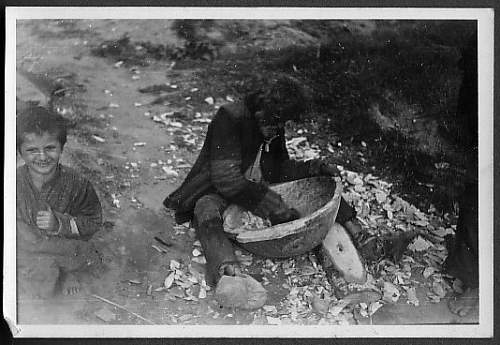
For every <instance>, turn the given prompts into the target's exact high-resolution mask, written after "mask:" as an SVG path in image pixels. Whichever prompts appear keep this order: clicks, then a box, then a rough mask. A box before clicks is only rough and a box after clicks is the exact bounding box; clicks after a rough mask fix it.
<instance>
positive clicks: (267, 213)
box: [210, 108, 291, 223]
mask: <svg viewBox="0 0 500 345" xmlns="http://www.w3.org/2000/svg"><path fill="white" fill-rule="evenodd" d="M211 131H212V133H211V134H212V136H211V140H212V142H211V147H210V175H211V179H212V183H213V185H214V186H215V188H216V189H217V192H218V193H220V194H221V195H222V196H223V197H224V198H226V199H227V200H229V201H230V202H232V203H235V204H238V205H240V206H242V207H244V208H245V209H247V210H249V211H251V212H253V213H255V214H256V215H258V216H260V217H263V218H269V219H271V221H272V222H273V220H272V219H274V220H275V221H274V222H273V223H277V222H280V219H282V218H289V217H288V216H290V210H291V209H290V208H289V207H288V206H287V205H286V204H285V202H284V201H283V199H282V198H281V196H280V195H279V194H278V193H276V192H274V191H272V190H271V189H269V188H268V187H267V186H266V185H264V184H262V183H254V182H251V181H248V180H247V179H246V178H245V177H244V175H243V173H242V171H241V165H242V157H241V139H240V128H238V125H237V124H236V123H235V121H234V119H233V118H232V117H231V116H230V115H229V114H228V113H227V112H226V110H225V109H224V108H221V109H220V110H219V111H218V113H217V114H216V116H215V117H214V119H213V121H212V123H211Z"/></svg>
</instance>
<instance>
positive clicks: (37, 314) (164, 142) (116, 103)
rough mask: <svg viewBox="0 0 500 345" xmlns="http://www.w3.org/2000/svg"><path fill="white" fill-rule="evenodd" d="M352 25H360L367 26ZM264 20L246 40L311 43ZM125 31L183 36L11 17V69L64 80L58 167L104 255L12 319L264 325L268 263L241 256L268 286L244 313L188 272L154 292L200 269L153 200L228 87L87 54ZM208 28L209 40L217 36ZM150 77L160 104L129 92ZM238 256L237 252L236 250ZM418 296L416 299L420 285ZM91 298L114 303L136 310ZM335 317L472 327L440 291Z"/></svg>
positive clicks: (276, 282) (169, 38) (189, 236)
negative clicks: (72, 180)
mask: <svg viewBox="0 0 500 345" xmlns="http://www.w3.org/2000/svg"><path fill="white" fill-rule="evenodd" d="M361 24H363V23H361ZM263 25H264V24H263ZM356 25H358V27H359V29H360V30H362V31H363V30H364V31H366V32H367V33H369V32H370V30H371V29H372V28H371V25H373V23H366V25H360V23H357V24H356ZM264 26H265V28H269V27H271V28H276V27H278V29H275V30H269V31H266V30H260V31H259V30H255V31H252V32H254V33H255V37H253V38H252V42H253V44H261V45H262V46H266V47H269V46H272V45H273V44H275V45H284V46H286V45H287V44H292V43H293V42H295V41H296V40H297V39H300V40H301V42H303V43H304V44H306V43H311V40H313V39H312V38H311V37H308V36H307V35H306V34H302V35H298V34H297V33H296V32H292V29H290V28H288V27H287V26H286V25H285V26H282V27H280V26H279V25H277V24H276V23H265V25H264ZM268 32H271V33H273V34H269V33H268ZM125 33H128V35H129V36H130V38H131V40H134V41H150V42H152V43H157V44H158V43H161V44H171V45H173V46H181V44H182V42H183V41H182V39H180V38H178V37H177V36H176V34H175V32H174V31H173V29H172V22H171V21H170V22H169V21H158V20H154V21H151V20H149V21H132V20H105V21H90V20H81V21H67V22H64V21H24V22H19V23H18V26H17V37H16V40H17V51H16V54H17V55H16V57H17V67H18V68H22V69H24V70H28V71H32V72H35V73H47V76H48V77H49V79H51V80H55V79H57V78H58V77H62V78H63V79H66V80H67V82H68V83H69V84H70V86H71V87H73V92H72V93H70V94H69V95H68V96H67V97H65V98H64V99H63V100H61V101H60V104H59V107H60V111H61V113H62V114H64V115H65V116H67V117H68V118H70V119H71V120H73V121H74V122H75V123H76V126H75V129H74V131H73V132H72V135H71V136H70V138H69V141H68V144H67V146H66V148H65V152H64V163H66V164H68V165H71V166H74V167H76V168H78V169H81V171H82V172H83V173H84V174H86V175H87V176H89V178H90V179H91V181H92V182H93V183H94V185H95V187H96V189H97V190H98V194H99V196H100V199H101V201H102V204H103V208H104V213H105V221H106V223H105V227H104V229H103V230H102V232H101V233H100V234H99V235H98V236H96V239H95V241H96V242H98V243H100V246H101V247H102V248H103V249H105V251H106V253H108V254H109V266H110V269H109V271H108V272H107V273H106V275H104V276H103V277H100V278H99V280H98V281H88V282H87V284H85V286H84V291H83V292H82V293H81V294H79V295H78V296H76V297H71V298H70V297H63V296H57V297H55V298H54V299H53V300H49V301H47V300H29V301H26V300H20V301H18V307H19V310H18V313H19V314H18V315H19V322H20V323H64V324H68V323H71V324H73V323H78V324H81V323H85V324H147V323H156V324H197V325H202V324H230V325H234V324H250V323H254V324H259V323H260V324H266V323H273V322H276V319H279V312H278V313H276V312H274V311H273V308H272V306H275V307H277V308H278V311H280V310H282V309H281V308H280V303H281V302H283V301H284V300H286V298H287V296H288V294H289V291H288V290H287V289H286V287H283V283H284V282H286V279H287V278H286V277H285V275H284V273H283V272H282V271H281V270H278V271H276V270H273V267H276V266H275V263H273V262H266V260H265V259H260V258H253V259H252V262H251V264H250V265H248V267H247V269H248V270H249V272H252V273H259V274H264V275H265V276H266V279H265V280H264V281H265V282H266V283H267V282H269V283H268V284H267V285H266V288H267V289H268V292H269V300H268V302H267V304H266V306H267V308H265V309H264V310H262V309H261V310H258V311H253V312H247V311H241V310H226V309H222V308H220V307H219V306H218V304H217V303H216V302H215V301H214V300H213V298H212V293H213V292H212V291H208V292H207V296H206V297H204V296H203V294H202V293H200V289H203V286H202V284H201V283H200V282H201V280H202V279H201V278H200V279H199V280H195V281H197V282H198V283H197V284H193V280H192V279H191V284H190V283H189V279H188V281H186V284H187V285H186V286H185V287H184V288H181V286H173V287H171V288H170V289H163V288H162V286H164V284H165V278H166V277H167V276H168V275H169V274H170V273H171V272H174V271H175V267H174V268H172V265H174V266H175V265H176V262H177V263H179V264H180V268H181V270H182V271H183V272H188V273H189V274H187V273H186V276H185V277H187V278H189V277H198V278H199V277H200V275H201V277H202V274H203V263H202V260H198V259H200V257H202V256H194V255H193V250H195V249H197V248H198V249H199V247H197V245H196V239H195V236H194V232H193V230H192V229H190V228H188V227H185V226H177V225H175V223H174V221H173V218H172V216H173V215H172V213H170V212H169V211H168V210H165V209H164V208H163V206H162V201H163V199H164V198H165V196H167V195H168V194H169V193H170V192H172V191H173V190H174V189H175V188H176V187H177V186H179V184H180V183H181V182H182V180H183V177H184V176H185V175H186V174H187V172H188V171H189V167H190V165H191V164H192V163H193V162H194V160H195V159H196V156H197V152H198V150H199V148H200V145H201V144H202V139H203V135H204V133H205V131H206V126H207V122H208V121H204V120H205V119H209V118H210V116H211V115H212V114H213V113H214V112H215V110H216V107H217V106H219V105H220V104H222V103H223V102H226V101H227V100H228V99H231V98H232V97H235V95H231V94H227V95H226V96H228V97H226V99H223V98H220V97H216V96H215V95H213V97H214V99H213V102H212V100H208V101H207V100H206V98H207V97H210V96H211V95H210V94H207V91H206V90H205V89H204V85H203V83H202V82H201V81H200V80H199V78H198V77H197V73H198V72H199V70H198V69H197V68H193V67H189V68H184V67H182V66H180V67H179V66H173V65H172V61H170V60H151V61H149V64H148V65H147V66H129V65H127V64H120V63H116V61H113V60H111V59H107V58H102V57H99V56H95V55H93V54H91V53H90V50H91V48H92V47H96V46H98V45H99V44H101V43H102V42H103V41H105V40H110V39H118V38H120V37H122V35H123V34H125ZM219 34H220V35H222V34H221V33H219ZM211 35H212V37H218V36H217V32H212V33H211ZM221 41H223V39H221ZM255 42H260V43H255ZM238 44H241V42H239V43H238ZM235 47H236V48H238V46H237V45H236V46H235V45H230V44H228V45H226V46H225V49H227V50H228V51H233V50H234V49H236V48H235ZM161 84H163V85H169V88H170V89H169V90H168V92H166V98H165V102H163V103H161V104H157V105H153V104H150V102H152V101H154V100H155V99H156V97H157V95H151V94H146V93H141V92H139V89H141V88H145V87H148V86H151V85H161ZM17 92H18V97H19V98H21V99H35V100H36V99H38V100H41V101H42V102H45V101H46V98H45V96H44V95H43V94H41V93H40V92H38V91H37V89H36V87H35V88H34V87H33V85H31V84H30V82H29V80H27V79H25V78H21V77H19V79H18V84H17ZM166 104H167V105H166ZM172 112H179V113H181V114H190V115H193V114H194V117H193V118H192V119H191V121H193V120H194V122H192V123H191V126H189V127H188V128H187V126H186V122H187V121H190V120H189V118H188V119H187V120H186V119H182V117H181V118H180V119H181V120H182V121H181V120H177V119H175V118H174V120H172V121H170V124H171V125H172V122H174V121H176V122H178V125H179V126H178V127H177V128H181V129H182V130H183V131H184V132H181V133H180V134H179V132H178V131H176V130H175V128H174V129H173V130H172V126H171V125H170V126H167V125H166V124H165V121H163V120H165V119H166V118H168V119H170V117H171V116H172V115H171V114H172ZM165 113H167V115H165ZM197 113H199V114H197ZM162 114H163V118H162V117H161V116H162ZM155 116H156V117H155ZM174 127H175V126H174ZM179 138H181V139H182V138H184V140H181V139H179ZM186 143H190V144H189V145H187V144H186ZM171 170H174V171H175V172H177V174H175V173H172V172H171ZM155 237H156V238H159V239H161V240H162V241H163V244H162V243H161V242H159V241H158V240H157V239H155ZM196 254H197V253H196ZM241 255H242V257H243V258H245V257H248V255H246V254H245V253H241ZM193 259H195V260H193ZM172 260H174V263H172ZM196 261H198V262H196ZM285 262H286V260H284V261H282V262H281V265H282V266H283V265H285ZM294 265H295V267H296V268H298V269H303V268H305V267H309V266H310V265H311V259H310V257H309V256H307V255H305V256H303V257H300V258H297V259H295V263H294ZM263 268H264V269H263ZM418 294H420V295H422V296H425V289H424V288H422V289H421V290H419V292H418ZM96 296H97V297H96ZM98 297H102V298H105V299H107V300H109V301H112V302H114V303H116V304H119V305H121V306H123V307H124V308H126V309H128V310H129V311H132V312H133V313H136V314H138V315H140V316H141V317H142V318H140V317H137V316H135V315H134V314H132V313H130V312H127V311H125V310H124V309H120V308H118V307H115V306H113V305H111V304H109V303H106V302H103V300H102V299H99V298H98ZM200 297H201V298H200ZM423 298H425V297H423ZM285 312H286V311H284V312H283V313H285ZM269 315H272V317H268V316H269ZM321 320H323V321H321ZM280 322H282V323H284V321H283V320H282V321H280ZM321 322H324V319H322V317H321V315H318V314H317V313H314V312H310V313H309V314H307V315H305V316H304V315H303V317H302V318H299V321H297V323H300V324H318V323H319V324H321ZM346 322H347V323H349V324H369V323H372V324H407V323H409V324H414V323H474V322H477V315H473V316H471V317H469V318H458V317H456V316H454V315H452V314H451V313H450V312H449V311H448V309H447V306H446V299H441V301H440V302H439V303H422V304H421V305H420V306H418V307H416V306H414V305H410V304H408V303H405V302H401V303H396V304H392V305H391V304H387V305H384V306H383V307H382V308H381V309H380V310H379V311H378V312H377V313H376V314H373V315H372V316H370V317H365V318H347V319H346Z"/></svg>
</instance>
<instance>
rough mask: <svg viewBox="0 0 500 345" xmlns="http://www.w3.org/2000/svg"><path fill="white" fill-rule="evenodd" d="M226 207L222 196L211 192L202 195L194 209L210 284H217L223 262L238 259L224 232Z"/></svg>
mask: <svg viewBox="0 0 500 345" xmlns="http://www.w3.org/2000/svg"><path fill="white" fill-rule="evenodd" d="M226 207H227V202H226V201H225V200H224V199H223V198H222V197H221V196H219V195H217V194H209V195H205V196H203V197H201V198H200V199H199V200H198V201H197V202H196V206H195V209H194V227H195V230H196V235H197V237H198V240H199V241H200V243H201V246H202V248H203V252H204V254H205V258H206V260H207V264H206V280H207V283H208V284H209V285H210V286H215V285H216V284H217V281H218V280H219V278H220V272H219V268H220V267H221V265H222V264H224V263H230V262H235V261H236V258H235V256H234V251H233V245H232V243H231V241H230V240H229V238H228V237H227V236H226V234H225V233H224V225H223V224H224V222H223V219H222V214H223V212H224V210H225V209H226Z"/></svg>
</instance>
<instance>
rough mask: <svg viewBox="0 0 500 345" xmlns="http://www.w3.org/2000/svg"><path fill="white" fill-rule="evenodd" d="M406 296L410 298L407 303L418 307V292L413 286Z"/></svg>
mask: <svg viewBox="0 0 500 345" xmlns="http://www.w3.org/2000/svg"><path fill="white" fill-rule="evenodd" d="M406 294H407V296H408V300H407V301H406V303H408V304H413V305H414V306H416V307H418V306H419V304H420V301H419V300H418V297H417V290H416V289H415V287H413V286H412V287H410V288H409V289H408V290H406Z"/></svg>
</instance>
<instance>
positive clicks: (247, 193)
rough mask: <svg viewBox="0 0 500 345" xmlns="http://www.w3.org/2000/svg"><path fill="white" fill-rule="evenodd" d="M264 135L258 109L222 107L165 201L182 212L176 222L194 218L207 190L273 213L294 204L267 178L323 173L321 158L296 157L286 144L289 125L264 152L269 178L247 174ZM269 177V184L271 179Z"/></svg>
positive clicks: (287, 178)
mask: <svg viewBox="0 0 500 345" xmlns="http://www.w3.org/2000/svg"><path fill="white" fill-rule="evenodd" d="M263 142H264V138H263V136H262V134H261V133H260V130H259V127H258V123H257V120H256V119H255V117H254V114H253V113H252V112H251V111H250V110H249V109H248V108H247V107H246V106H245V104H244V103H243V102H238V103H230V104H227V105H224V106H222V107H221V108H220V109H219V110H218V112H217V113H216V115H215V116H214V118H213V120H212V122H211V124H210V125H209V127H208V132H207V137H206V139H205V142H204V144H203V148H202V150H201V152H200V154H199V156H198V158H197V160H196V162H195V164H194V166H193V167H192V169H191V171H190V172H189V174H188V175H187V177H186V179H185V180H184V182H183V183H182V185H181V186H180V187H179V188H178V189H177V190H176V191H174V192H173V193H172V194H170V195H169V196H168V197H167V198H166V199H165V200H164V201H163V204H164V206H166V207H167V208H170V209H173V210H175V211H176V214H175V219H176V222H177V223H179V224H181V223H184V222H187V221H189V220H191V218H192V216H193V209H194V206H195V204H196V202H197V201H198V200H199V199H200V198H201V197H202V196H204V195H206V194H209V193H218V194H220V195H221V196H223V197H224V198H225V199H226V200H228V201H229V202H231V203H235V204H238V205H241V206H242V207H244V208H246V209H248V210H250V211H252V212H254V213H255V214H257V215H259V216H261V217H265V218H269V217H270V216H272V215H273V213H276V212H283V209H288V206H287V205H286V204H285V203H284V202H283V200H282V199H281V197H280V196H279V195H278V194H277V193H275V192H274V191H272V190H271V189H269V187H268V184H267V183H270V184H272V183H279V182H286V181H292V180H296V179H300V178H304V177H310V176H317V175H319V174H320V170H321V165H322V164H323V163H322V162H321V161H320V160H310V161H307V162H300V161H295V160H291V159H290V158H289V155H288V151H287V149H286V146H285V136H284V130H281V132H280V133H279V136H278V137H277V138H275V139H274V140H273V141H272V142H271V144H270V145H269V152H266V151H265V150H263V151H262V157H261V169H262V176H263V179H264V180H265V182H263V183H254V182H251V181H248V180H247V179H246V178H245V177H244V173H245V171H246V170H247V169H248V167H249V166H250V165H251V164H253V162H254V161H255V158H256V155H257V152H258V150H259V147H260V145H261V144H262V143H263ZM266 182H267V183H266Z"/></svg>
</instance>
